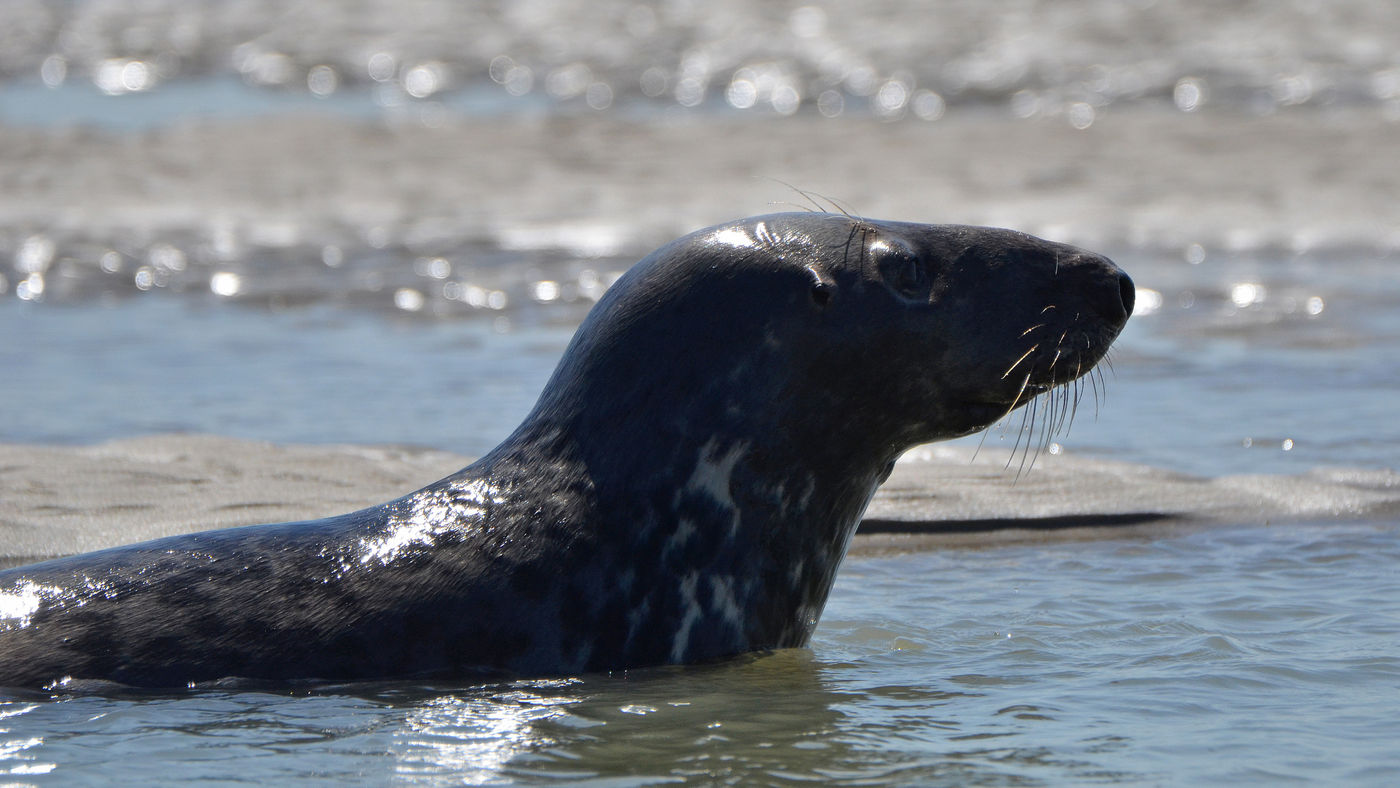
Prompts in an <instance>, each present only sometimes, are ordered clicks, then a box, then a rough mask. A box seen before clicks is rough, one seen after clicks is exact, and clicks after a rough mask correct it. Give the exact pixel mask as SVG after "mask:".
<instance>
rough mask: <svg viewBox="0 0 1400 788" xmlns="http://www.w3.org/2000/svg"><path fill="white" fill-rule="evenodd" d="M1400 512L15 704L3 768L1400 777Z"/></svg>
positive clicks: (255, 775) (358, 776) (938, 562)
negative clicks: (675, 656) (740, 655)
mask: <svg viewBox="0 0 1400 788" xmlns="http://www.w3.org/2000/svg"><path fill="white" fill-rule="evenodd" d="M1398 533H1400V532H1397V530H1396V528H1395V527H1394V526H1364V525H1363V526H1358V525H1335V524H1333V525H1317V526H1308V525H1299V526H1290V527H1276V528H1263V527H1254V528H1233V529H1220V530H1213V531H1198V532H1194V533H1185V534H1181V535H1178V536H1174V537H1170V538H1162V539H1155V540H1152V541H1141V540H1132V541H1128V540H1124V541H1115V540H1109V541H1101V542H1089V543H1067V544H1055V545H1038V546H1025V547H1006V548H997V549H981V550H978V549H970V550H947V551H942V552H937V553H917V554H912V555H896V556H889V557H869V558H859V559H856V560H853V561H851V562H850V563H849V564H848V566H847V567H846V569H845V570H844V572H843V574H842V575H841V578H840V580H839V582H838V583H837V588H836V590H835V591H834V593H833V597H832V601H831V604H830V605H829V607H828V609H827V612H826V615H825V617H824V619H823V622H822V625H821V626H820V627H819V628H818V630H817V637H816V639H815V641H814V643H813V645H812V648H811V649H810V650H793V651H785V652H780V653H776V654H771V655H766V656H760V657H753V658H746V659H742V660H737V661H733V662H728V663H724V664H721V665H714V666H708V667H699V668H693V669H663V670H646V671H637V672H634V673H631V674H626V675H616V676H585V677H580V678H572V679H564V680H550V681H531V682H520V683H516V684H507V685H499V686H488V687H451V686H439V687H423V686H405V685H388V686H381V685H376V686H356V687H340V688H337V687H323V688H317V689H314V690H308V691H298V692H290V693H288V692H265V691H219V690H207V691H200V692H194V693H190V694H182V695H173V696H172V695H154V694H153V695H136V694H130V693H116V694H101V693H100V692H99V694H96V695H94V694H79V693H75V694H72V695H62V696H57V697H54V698H27V697H25V698H12V699H9V700H5V701H3V702H0V773H5V774H8V775H9V776H10V777H11V778H12V779H18V780H20V781H25V780H31V779H32V780H34V781H36V782H41V783H53V784H73V783H75V782H76V783H82V782H94V781H117V782H124V781H140V782H151V781H155V782H160V781H162V780H168V781H170V782H178V781H184V780H189V779H201V780H213V781H219V780H225V779H237V780H243V781H256V782H270V783H279V784H280V783H285V782H296V781H313V780H326V779H330V780H334V781H337V782H349V783H358V784H375V783H381V782H385V781H388V780H390V779H392V778H400V779H408V780H412V781H418V782H423V783H428V784H460V783H462V782H472V783H491V782H525V783H551V782H568V783H576V782H584V783H585V784H606V785H640V784H655V783H659V782H668V781H679V780H682V779H686V778H703V779H704V780H705V781H707V782H720V783H735V784H753V783H784V784H786V783H799V782H811V781H817V782H823V783H830V784H851V785H856V784H869V783H871V782H878V783H892V784H909V785H966V784H970V783H977V784H1012V783H1015V784H1031V785H1035V784H1046V783H1052V784H1071V783H1072V784H1083V783H1145V784H1201V783H1212V784H1218V783H1239V782H1245V783H1254V784H1277V783H1278V782H1279V781H1284V780H1303V781H1308V782H1315V783H1329V784H1353V785H1360V784H1369V785H1383V784H1388V783H1391V782H1393V781H1394V780H1395V779H1397V778H1400V752H1398V751H1397V750H1396V749H1395V747H1394V728H1393V722H1394V703H1393V702H1392V701H1393V699H1394V693H1395V688H1396V686H1397V681H1400V656H1397V654H1396V652H1395V648H1394V644H1395V643H1396V642H1397V638H1400V602H1398V601H1397V597H1396V594H1395V593H1394V576H1395V566H1396V565H1397V564H1396V562H1397V561H1400V541H1397V535H1398ZM153 763H159V764H160V768H159V769H158V770H153V769H152V764H153ZM590 781H592V782H590Z"/></svg>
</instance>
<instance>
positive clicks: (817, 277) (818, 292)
mask: <svg viewBox="0 0 1400 788" xmlns="http://www.w3.org/2000/svg"><path fill="white" fill-rule="evenodd" d="M807 273H808V274H810V275H811V277H812V279H811V289H809V290H808V291H807V292H808V294H809V295H811V296H812V303H814V304H816V305H817V306H819V307H822V308H823V309H824V308H826V306H827V305H828V304H830V303H831V299H832V297H833V296H835V295H836V283H835V282H833V281H831V277H829V276H827V275H826V274H825V273H824V272H822V271H818V270H817V269H816V268H814V267H812V266H810V265H809V266H807Z"/></svg>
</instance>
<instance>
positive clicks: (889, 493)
mask: <svg viewBox="0 0 1400 788" xmlns="http://www.w3.org/2000/svg"><path fill="white" fill-rule="evenodd" d="M996 455H997V453H996V452H987V453H985V454H983V455H982V456H979V457H978V458H977V459H976V460H975V461H973V460H972V459H971V451H970V450H969V449H967V448H965V447H936V446H930V447H921V448H918V449H915V450H914V451H913V452H911V453H910V454H909V455H908V456H907V457H906V458H905V459H904V460H902V461H901V462H900V463H899V464H898V465H897V466H896V468H895V472H894V474H893V475H892V476H891V477H890V479H889V481H888V482H887V483H886V484H885V485H884V486H883V487H882V488H881V489H880V492H879V493H878V494H877V495H876V497H875V500H874V502H873V503H872V504H871V506H870V509H869V510H868V511H867V512H866V517H865V521H864V523H863V524H862V527H861V531H860V533H859V534H858V536H857V538H856V542H855V544H854V545H853V548H852V549H853V550H854V551H857V552H859V551H870V550H882V551H883V550H915V549H927V548H934V547H940V546H950V545H968V544H973V545H975V544H994V543H998V544H999V543H1005V542H1007V541H1026V540H1043V539H1057V540H1064V539H1085V538H1102V537H1108V536H1119V535H1123V534H1136V533H1141V534H1144V535H1148V534H1154V533H1155V534H1160V533H1162V532H1164V531H1165V530H1171V529H1179V528H1183V527H1194V526H1200V525H1206V524H1210V523H1261V522H1283V521H1290V520H1294V521H1296V520H1308V521H1327V520H1338V521H1345V520H1355V519H1362V518H1366V517H1381V516H1384V515H1387V514H1388V515H1391V516H1393V515H1394V513H1396V512H1400V473H1396V472H1394V471H1384V470H1342V469H1338V470H1330V471H1324V470H1318V471H1313V472H1311V473H1308V474H1303V475H1297V476H1283V475H1277V476H1263V475H1261V476H1229V477H1221V478H1216V479H1205V478H1197V477H1191V476H1186V475H1182V474H1175V473H1171V472H1167V471H1161V470H1158V469H1154V468H1150V467H1147V466H1143V465H1133V464H1129V463H1116V462H1109V461H1104V460H1094V459H1088V458H1082V457H1072V456H1058V457H1056V456H1048V455H1046V456H1042V457H1040V458H1038V459H1037V460H1036V466H1035V468H1034V469H1032V470H1030V471H1028V472H1020V473H1019V478H1018V471H1019V465H1018V464H1016V463H1013V464H1012V465H1011V467H1010V468H1007V467H1006V465H1007V463H1006V455H1005V453H1001V454H1000V456H996ZM468 462H470V460H469V459H468V458H465V457H460V456H457V455H454V454H450V453H447V452H442V451H434V450H428V449H415V448H402V447H374V446H306V445H297V446H279V445H273V444H270V443H262V442H257V441H243V440H235V439H232V438H222V437H214V436H202V435H167V436H154V437H146V438H135V439H127V440H117V441H111V442H108V443H103V444H100V445H96V446H84V447H55V446H32V445H14V444H0V491H3V495H2V496H0V565H15V564H20V563H26V562H29V561H33V560H38V559H42V558H47V557H54V556H59V555H67V554H71V553H77V552H84V551H89V550H97V549H101V548H104V547H111V546H115V545H120V544H127V543H131V542H137V541H142V540H145V539H153V538H156V537H160V536H167V535H171V534H178V533H186V532H190V531H196V530H205V529H211V528H221V527H230V526H237V525H250V524H256V523H266V522H282V521H291V520H301V519H311V518H316V517H323V516H328V515H333V514H339V513H343V512H348V511H354V510H356V509H359V508H362V507H365V506H370V505H374V504H378V503H382V502H384V501H388V500H391V499H393V498H396V497H398V496H400V495H403V494H405V493H408V492H411V491H412V490H415V489H417V488H419V487H421V486H423V485H425V484H427V483H429V482H431V481H434V480H436V479H438V478H440V477H442V476H445V475H447V474H449V473H452V472H453V471H455V470H457V469H459V468H461V467H463V466H465V465H466V464H467V463H468ZM1018 462H1019V459H1018Z"/></svg>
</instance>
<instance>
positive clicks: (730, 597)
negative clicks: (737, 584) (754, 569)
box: [710, 575, 744, 630]
mask: <svg viewBox="0 0 1400 788" xmlns="http://www.w3.org/2000/svg"><path fill="white" fill-rule="evenodd" d="M710 593H711V594H712V595H713V597H714V607H715V612H716V613H719V614H720V616H722V617H723V618H724V622H725V623H726V624H729V625H730V626H732V627H734V628H735V629H740V630H742V629H743V621H744V619H743V613H741V612H740V610H739V600H738V599H737V598H736V597H735V596H734V578H733V577H732V576H730V575H723V576H721V575H715V576H712V577H711V578H710Z"/></svg>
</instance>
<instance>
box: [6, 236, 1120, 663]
mask: <svg viewBox="0 0 1400 788" xmlns="http://www.w3.org/2000/svg"><path fill="white" fill-rule="evenodd" d="M1133 292H1134V291H1133V285H1132V283H1131V281H1130V280H1129V279H1128V277H1127V276H1126V275H1125V274H1124V273H1123V272H1122V271H1120V270H1119V269H1118V268H1117V267H1116V266H1115V265H1114V264H1113V263H1112V262H1110V261H1109V260H1107V259H1106V258H1104V257H1102V256H1099V255H1096V254H1092V253H1090V252H1086V251H1083V250H1080V249H1076V248H1074V247H1070V246H1066V245H1063V244H1058V243H1052V242H1049V241H1044V240H1041V239H1038V238H1034V237H1032V236H1029V235H1025V234H1022V233H1018V232H1013V231H1009V230H1001V229H993V228H979V227H967V226H958V225H925V224H914V223H902V222H883V221H873V220H867V219H862V218H854V217H850V216H845V215H838V214H824V213H790V214H773V215H768V216H759V217H754V218H749V219H743V220H740V221H736V222H732V223H729V224H724V225H719V226H716V227H710V228H707V229H704V230H700V231H698V232H695V233H692V234H690V235H687V236H685V237H682V238H680V239H678V240H676V241H674V242H672V243H670V244H668V245H666V246H663V247H661V248H660V249H658V250H656V251H655V252H653V253H652V254H650V255H648V256H647V257H646V258H644V259H643V260H641V261H640V262H639V263H637V264H636V265H635V266H634V267H633V268H632V269H631V270H630V271H628V272H627V273H626V274H625V275H624V276H623V277H622V278H621V279H620V280H619V281H618V282H617V283H616V285H614V286H613V287H611V288H610V289H609V290H608V291H607V292H606V293H605V294H604V296H603V297H602V298H601V299H600V300H599V302H598V303H597V304H596V305H595V307H594V308H593V310H592V311H591V312H590V313H589V315H588V317H587V318H586V319H585V321H584V322H583V324H582V325H581V326H580V328H579V329H578V332H577V334H576V335H575V336H574V338H573V340H572V342H571V344H570V345H569V347H568V349H567V351H566V352H565V353H564V356H563V358H562V360H561V361H560V363H559V365H558V368H557V369H556V371H555V372H554V375H553V377H552V378H551V379H550V381H549V383H548V384H547V385H546V387H545V389H544V392H543V393H542V394H541V396H540V398H539V401H538V403H537V404H536V405H535V407H534V409H533V411H531V413H530V414H529V416H528V417H527V418H526V419H525V421H524V422H523V423H522V424H521V425H520V426H519V427H518V428H517V429H516V430H515V431H514V432H513V433H512V434H511V435H510V436H509V437H508V438H507V439H506V440H505V441H504V442H503V443H501V444H500V446H498V447H497V448H495V449H494V450H492V451H491V452H490V453H488V454H487V455H486V456H484V457H482V458H481V459H480V460H479V461H477V462H475V463H473V464H471V465H470V466H468V467H467V468H464V469H463V470H461V471H459V472H457V473H455V474H453V475H451V476H449V477H447V478H445V479H442V480H440V481H438V482H435V483H433V484H430V485H428V486H426V487H424V488H423V489H421V490H418V491H416V492H413V493H410V494H408V495H405V496H404V497H402V498H399V499H398V500H395V501H391V502H389V503H386V504H383V505H380V506H375V507H372V508H369V509H364V510H362V511H358V512H353V513H350V514H345V515H341V516H336V517H329V518H326V519H322V520H314V521H308V522H295V523H279V524H270V525H255V526H246V527H241V528H231V529H222V530H214V531H204V532H198V533H192V534H188V535H183V536H175V537H169V538H164V539H158V540H154V541H150V542H145V543H141V544H134V545H130V546H125V547H118V548H113V549H109V550H103V551H99V552H94V553H88V554H83V555H77V556H72V557H68V558H61V559H57V560H52V561H46V562H43V563H38V564H33V565H29V566H24V567H17V568H14V569H11V570H8V571H4V572H0V686H12V687H30V688H39V687H52V686H61V685H63V684H64V683H65V682H66V681H68V680H70V679H81V680H88V679H91V680H103V681H112V682H119V683H122V684H127V685H135V686H153V687H181V686H192V685H195V684H198V683H201V682H210V681H215V680H219V679H223V678H229V677H237V678H241V679H253V680H272V681H287V680H302V679H306V680H333V681H347V680H367V679H425V678H435V679H442V678H451V679H467V680H475V679H487V678H492V677H498V676H508V675H528V676H538V675H562V674H577V673H584V672H593V671H609V670H619V669H627V668H633V667H640V666H648V665H658V664H666V663H694V662H702V661H709V660H715V659H720V658H724V657H728V656H732V655H737V654H742V653H745V652H752V651H761V650H767V649H779V648H786V647H796V646H802V645H805V644H806V643H807V642H808V639H809V638H810V637H811V634H812V631H813V628H815V627H816V625H817V620H818V618H819V617H820V615H821V611H822V608H823V606H824V605H825V602H826V599H827V595H828V592H829V591H830V589H831V586H832V582H833V580H834V578H835V576H836V571H837V568H838V567H839V566H840V564H841V561H842V558H843V557H844V555H845V553H846V549H847V546H848V543H849V542H850V539H851V536H852V534H853V533H854V532H855V530H856V526H857V524H858V523H859V520H860V517H861V514H862V512H863V511H864V509H865V507H866V505H867V504H868V503H869V501H870V499H871V496H872V495H873V494H874V492H875V489H876V487H877V486H878V485H879V484H880V482H881V481H883V480H884V478H886V477H887V476H888V474H889V469H890V467H891V465H892V463H893V462H894V460H895V459H896V458H897V457H898V456H899V455H900V454H901V453H902V452H903V451H905V450H906V449H907V448H909V447H910V446H913V445H915V444H919V443H924V442H928V441H934V440H940V439H945V438H952V437H955V436H961V435H967V434H970V433H974V432H976V431H979V430H981V429H983V428H985V427H987V426H988V425H990V424H992V423H995V422H996V421H997V420H999V419H1001V418H1002V417H1003V416H1004V415H1006V414H1007V413H1008V412H1010V411H1011V410H1012V409H1014V408H1016V407H1018V406H1020V405H1023V404H1025V403H1026V402H1028V401H1030V400H1031V399H1032V398H1033V397H1035V396H1037V395H1039V394H1042V393H1044V392H1047V391H1049V390H1050V389H1052V388H1053V387H1056V386H1061V385H1063V384H1065V383H1067V382H1069V381H1071V380H1073V379H1075V378H1076V377H1078V376H1081V375H1083V374H1084V373H1086V372H1087V371H1088V370H1089V369H1090V368H1092V367H1093V365H1094V364H1095V363H1097V362H1098V361H1099V360H1100V359H1101V358H1102V356H1103V355H1104V353H1105V352H1106V351H1107V349H1108V347H1109V344H1110V343H1111V342H1112V341H1113V340H1114V339H1115V338H1116V337H1117V335H1118V333H1119V331H1120V330H1121V329H1122V327H1123V325H1124V324H1125V322H1126V321H1127V319H1128V316H1129V315H1130V314H1131V312H1132V305H1133Z"/></svg>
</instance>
